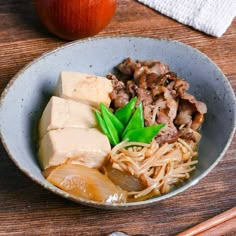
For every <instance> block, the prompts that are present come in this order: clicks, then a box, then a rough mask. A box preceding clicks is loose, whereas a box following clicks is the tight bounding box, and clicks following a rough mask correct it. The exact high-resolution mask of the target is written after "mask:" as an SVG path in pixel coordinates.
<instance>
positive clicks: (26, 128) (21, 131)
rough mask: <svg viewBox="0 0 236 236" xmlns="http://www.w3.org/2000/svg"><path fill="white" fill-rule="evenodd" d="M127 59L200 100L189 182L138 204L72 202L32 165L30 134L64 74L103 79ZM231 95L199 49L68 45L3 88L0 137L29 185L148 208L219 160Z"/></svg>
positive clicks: (153, 42) (139, 42)
mask: <svg viewBox="0 0 236 236" xmlns="http://www.w3.org/2000/svg"><path fill="white" fill-rule="evenodd" d="M127 57H131V58H132V59H134V60H135V59H140V60H149V59H155V60H160V61H162V62H163V63H165V64H168V65H169V67H170V70H171V71H174V72H176V73H177V74H178V76H180V77H182V78H185V79H186V80H187V81H188V82H189V83H190V93H192V94H193V95H194V96H196V98H197V99H199V100H201V101H204V102H205V103H206V104H207V107H208V113H207V115H206V117H205V122H204V124H203V126H202V140H201V142H200V145H199V157H198V159H199V163H198V165H197V169H196V171H195V172H194V173H193V174H192V176H191V178H190V179H189V180H188V181H186V182H184V183H183V184H182V185H181V186H178V187H176V188H175V189H174V190H173V191H171V192H170V193H168V194H165V195H162V196H159V197H155V198H152V199H149V200H146V201H142V202H134V203H127V204H118V205H115V204H114V205H111V204H105V203H97V202H93V201H87V200H84V199H81V198H76V197H74V196H72V195H70V194H67V193H65V192H64V191H62V190H60V189H58V188H56V187H55V186H53V185H51V184H50V183H48V182H47V181H46V180H45V179H44V177H43V176H42V174H41V169H40V167H39V164H38V162H37V147H36V140H35V138H34V137H35V135H34V131H35V130H36V127H37V125H38V120H39V117H40V115H41V113H42V111H43V109H44V107H45V106H46V104H47V102H48V101H49V98H50V96H51V95H52V93H53V90H54V88H55V85H56V82H57V79H58V76H59V73H60V72H61V71H63V70H67V71H80V72H86V73H93V74H96V75H102V76H105V75H106V74H107V73H108V72H111V71H113V69H114V66H116V65H117V64H119V63H120V62H121V61H122V60H124V59H125V58H127ZM235 120H236V102H235V95H234V92H233V90H232V88H231V86H230V84H229V82H228V80H227V79H226V77H225V76H224V74H223V73H222V72H221V70H220V69H219V68H218V67H217V66H216V65H215V64H214V63H213V62H212V61H211V60H210V59H209V58H208V57H207V56H206V55H204V54H202V53H201V52H199V51H198V50H196V49H194V48H192V47H190V46H187V45H185V44H183V43H179V42H177V41H170V40H163V39H153V38H143V37H107V38H93V39H87V40H82V41H77V42H73V43H70V44H68V45H66V46H64V47H60V48H58V49H56V50H54V51H51V52H49V53H46V54H44V55H42V56H41V57H40V58H38V59H36V60H34V61H33V62H31V63H30V64H29V65H27V66H26V67H25V68H24V69H22V70H21V71H20V72H19V73H18V74H17V75H16V76H15V77H14V78H13V79H12V80H11V81H10V82H9V84H8V86H7V87H6V89H5V90H4V92H3V94H2V96H1V102H0V133H1V138H2V143H3V145H4V146H5V148H6V150H7V152H8V154H9V156H10V158H11V159H12V160H13V161H14V163H15V164H16V165H17V166H18V168H19V169H20V170H22V171H23V172H24V173H25V174H26V175H27V176H29V177H30V178H31V179H32V180H33V181H35V182H37V183H39V184H40V185H42V186H43V187H44V188H46V189H48V190H50V191H52V192H54V193H56V194H58V195H60V196H62V197H64V198H67V199H70V200H73V201H75V202H78V203H81V204H86V205H89V206H93V207H100V208H106V209H131V208H140V207H145V206H149V205H151V204H156V203H157V202H159V201H161V200H164V199H167V198H170V197H173V196H174V195H176V194H179V193H181V192H183V191H184V190H186V189H187V188H189V187H190V186H193V185H194V184H196V183H197V182H198V181H199V180H200V179H202V178H203V177H204V176H206V175H207V174H208V173H209V171H210V170H212V168H213V167H215V166H216V164H217V163H218V162H219V161H220V160H221V159H222V157H223V156H224V154H225V152H226V150H227V148H228V146H229V144H230V142H231V140H232V138H233V134H234V131H235Z"/></svg>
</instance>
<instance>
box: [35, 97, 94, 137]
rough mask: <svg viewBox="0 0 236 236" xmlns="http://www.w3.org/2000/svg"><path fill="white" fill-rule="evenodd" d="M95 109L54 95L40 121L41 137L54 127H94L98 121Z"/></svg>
mask: <svg viewBox="0 0 236 236" xmlns="http://www.w3.org/2000/svg"><path fill="white" fill-rule="evenodd" d="M94 111H95V109H94V108H93V107H91V106H89V105H87V104H84V103H81V102H74V101H71V100H66V99H63V98H59V97H55V96H53V97H52V98H51V99H50V101H49V103H48V104H47V106H46V108H45V110H44V112H43V115H42V117H41V120H40V123H39V137H40V138H42V137H43V135H44V134H45V133H46V132H47V131H50V130H53V129H62V128H70V127H75V128H94V127H96V126H97V121H96V118H95V115H94Z"/></svg>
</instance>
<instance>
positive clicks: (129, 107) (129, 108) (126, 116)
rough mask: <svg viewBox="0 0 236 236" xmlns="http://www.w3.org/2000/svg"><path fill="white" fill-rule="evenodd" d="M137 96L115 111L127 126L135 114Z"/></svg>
mask: <svg viewBox="0 0 236 236" xmlns="http://www.w3.org/2000/svg"><path fill="white" fill-rule="evenodd" d="M136 102H137V97H133V98H132V99H131V100H130V101H129V102H128V103H127V104H126V105H125V106H123V107H121V108H120V109H118V110H117V111H116V112H115V116H116V117H117V118H118V119H119V120H120V121H121V122H122V124H123V125H124V126H126V125H127V124H128V122H129V120H130V118H131V116H132V114H133V111H134V108H135V105H136Z"/></svg>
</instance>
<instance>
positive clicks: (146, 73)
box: [108, 58, 207, 144]
mask: <svg viewBox="0 0 236 236" xmlns="http://www.w3.org/2000/svg"><path fill="white" fill-rule="evenodd" d="M117 69H118V71H119V73H120V74H117V76H118V75H119V77H118V78H119V79H117V77H116V76H114V75H109V76H108V78H109V79H111V81H112V84H113V88H114V90H113V92H112V94H111V99H112V104H113V107H112V108H113V109H114V110H116V109H118V108H120V107H122V106H124V105H125V104H126V103H127V102H128V101H129V100H130V98H132V97H135V96H137V97H138V103H140V102H142V103H143V111H144V120H145V125H146V126H150V125H155V124H160V123H164V124H165V127H164V128H163V129H162V130H161V131H160V132H159V134H158V135H157V137H156V140H157V141H158V143H159V144H163V143H165V142H174V141H176V140H177V139H178V137H180V138H183V139H184V140H191V142H192V143H194V142H195V140H196V139H197V138H196V136H197V134H199V133H198V132H197V131H198V130H199V128H200V126H201V124H202V122H203V120H204V114H205V113H206V112H207V108H206V105H205V104H204V103H203V102H200V101H197V100H196V99H195V97H194V96H192V95H190V94H189V93H187V90H188V89H189V84H188V82H187V81H186V80H184V79H181V78H179V77H177V75H176V74H175V73H173V72H170V71H169V67H168V66H167V65H164V64H162V63H161V62H159V61H137V62H135V61H133V60H132V59H130V58H127V59H126V60H124V61H123V62H122V63H121V64H120V65H118V66H117Z"/></svg>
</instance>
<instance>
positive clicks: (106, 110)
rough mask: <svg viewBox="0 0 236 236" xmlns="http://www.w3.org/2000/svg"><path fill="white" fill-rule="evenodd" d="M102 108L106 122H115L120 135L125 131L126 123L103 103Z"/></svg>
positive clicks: (114, 124)
mask: <svg viewBox="0 0 236 236" xmlns="http://www.w3.org/2000/svg"><path fill="white" fill-rule="evenodd" d="M100 110H101V113H102V117H103V119H104V120H105V122H106V123H107V120H110V123H112V124H113V126H114V127H115V129H116V130H117V132H118V135H119V137H120V136H121V134H122V133H123V131H124V125H123V124H122V123H121V122H120V121H119V120H118V119H117V117H116V116H115V115H114V114H113V113H112V112H111V111H110V109H109V108H108V107H107V106H105V105H104V104H102V103H101V104H100ZM107 125H108V124H107Z"/></svg>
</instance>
